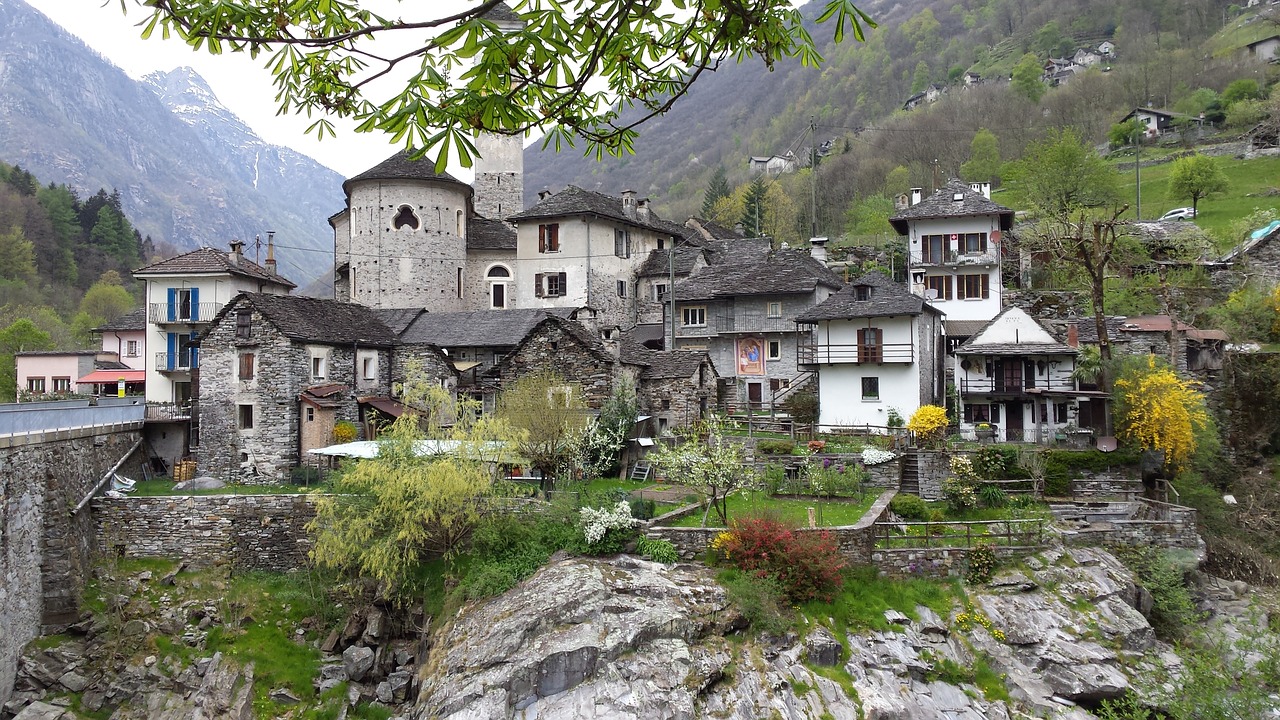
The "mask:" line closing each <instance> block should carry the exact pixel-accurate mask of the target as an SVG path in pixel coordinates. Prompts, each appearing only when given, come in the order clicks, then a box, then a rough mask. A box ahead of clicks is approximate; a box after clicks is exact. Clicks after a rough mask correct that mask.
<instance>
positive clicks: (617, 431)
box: [578, 375, 640, 478]
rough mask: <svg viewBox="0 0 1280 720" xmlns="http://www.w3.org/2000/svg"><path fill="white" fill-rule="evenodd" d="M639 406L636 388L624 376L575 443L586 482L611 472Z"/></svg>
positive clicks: (625, 441)
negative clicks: (576, 443) (587, 479)
mask: <svg viewBox="0 0 1280 720" xmlns="http://www.w3.org/2000/svg"><path fill="white" fill-rule="evenodd" d="M639 410H640V403H639V400H638V399H637V398H636V385H635V383H634V382H633V381H632V380H631V377H630V376H628V375H624V376H623V377H622V378H621V379H620V380H619V381H618V382H617V384H615V385H614V386H613V393H612V394H611V395H610V396H609V399H608V400H607V401H605V404H604V407H602V408H600V414H599V415H598V416H596V418H595V419H594V420H593V421H591V423H590V425H589V426H588V428H587V431H586V432H584V433H583V434H582V435H581V437H580V442H579V443H578V463H579V465H580V466H581V467H582V471H583V474H584V475H585V476H586V477H587V478H593V477H600V476H603V475H605V474H606V473H609V472H611V471H614V470H615V468H617V466H618V457H619V456H620V455H621V454H622V450H623V448H625V447H626V444H627V435H628V434H630V432H631V429H632V428H633V427H634V426H635V423H636V415H637V414H638V413H639Z"/></svg>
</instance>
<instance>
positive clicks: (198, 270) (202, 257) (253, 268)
mask: <svg viewBox="0 0 1280 720" xmlns="http://www.w3.org/2000/svg"><path fill="white" fill-rule="evenodd" d="M223 273H229V274H231V275H239V276H241V277H247V278H252V279H254V280H262V281H264V282H270V283H275V284H276V285H283V286H285V287H288V288H295V287H297V285H294V284H293V283H291V282H289V280H288V279H286V278H285V277H283V276H281V275H278V274H276V273H273V272H269V271H267V269H266V268H264V267H262V266H261V265H259V264H257V263H255V262H253V261H252V260H250V259H249V258H247V257H244V256H243V255H241V256H240V257H239V259H232V256H231V253H228V252H224V251H222V250H215V249H213V248H211V247H202V248H196V249H195V250H192V251H190V252H185V253H182V254H181V255H175V256H173V257H171V258H168V259H166V260H160V261H158V262H153V263H151V264H150V265H144V266H142V267H140V268H138V269H137V270H134V271H133V275H134V277H138V276H139V275H142V276H147V275H213V274H219V275H220V274H223Z"/></svg>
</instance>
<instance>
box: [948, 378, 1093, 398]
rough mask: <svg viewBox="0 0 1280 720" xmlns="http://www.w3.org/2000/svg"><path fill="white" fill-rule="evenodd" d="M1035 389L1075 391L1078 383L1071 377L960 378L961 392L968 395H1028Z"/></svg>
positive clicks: (1041, 390)
mask: <svg viewBox="0 0 1280 720" xmlns="http://www.w3.org/2000/svg"><path fill="white" fill-rule="evenodd" d="M1033 389H1034V390H1036V391H1037V392H1045V391H1049V392H1074V391H1075V389H1076V385H1075V381H1074V380H1071V379H1070V378H1053V377H1050V378H1032V379H1027V378H1019V377H1015V378H1010V377H979V378H968V377H962V378H960V392H961V393H962V394H966V395H969V394H972V395H1026V394H1031V391H1032V390H1033Z"/></svg>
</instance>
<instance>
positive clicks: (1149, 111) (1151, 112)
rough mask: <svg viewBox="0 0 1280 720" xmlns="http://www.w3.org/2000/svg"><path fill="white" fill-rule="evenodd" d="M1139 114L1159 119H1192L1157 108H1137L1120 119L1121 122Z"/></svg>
mask: <svg viewBox="0 0 1280 720" xmlns="http://www.w3.org/2000/svg"><path fill="white" fill-rule="evenodd" d="M1138 113H1146V114H1148V115H1155V116H1157V117H1163V118H1176V117H1191V116H1190V115H1184V114H1183V113H1177V112H1172V111H1170V110H1159V109H1156V108H1149V107H1136V108H1134V109H1133V110H1132V111H1130V112H1129V114H1128V115H1125V116H1124V117H1122V118H1120V122H1124V121H1125V120H1128V119H1129V118H1131V117H1133V116H1135V115H1137V114H1138Z"/></svg>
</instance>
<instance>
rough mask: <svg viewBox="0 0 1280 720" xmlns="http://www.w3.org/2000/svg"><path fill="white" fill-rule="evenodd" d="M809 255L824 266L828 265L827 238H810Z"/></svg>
mask: <svg viewBox="0 0 1280 720" xmlns="http://www.w3.org/2000/svg"><path fill="white" fill-rule="evenodd" d="M809 254H810V255H812V256H813V259H814V260H817V261H818V262H820V263H822V264H824V265H825V264H826V263H827V238H824V237H816V238H809Z"/></svg>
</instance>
